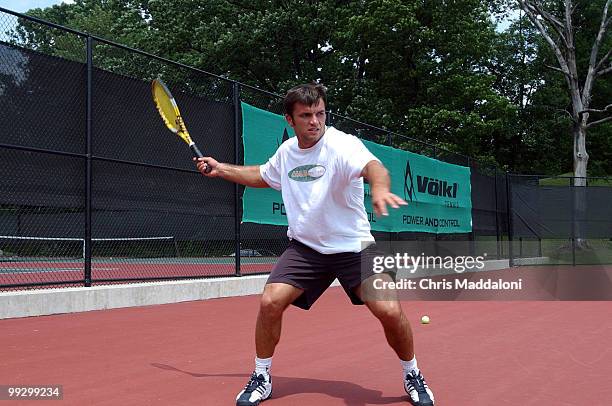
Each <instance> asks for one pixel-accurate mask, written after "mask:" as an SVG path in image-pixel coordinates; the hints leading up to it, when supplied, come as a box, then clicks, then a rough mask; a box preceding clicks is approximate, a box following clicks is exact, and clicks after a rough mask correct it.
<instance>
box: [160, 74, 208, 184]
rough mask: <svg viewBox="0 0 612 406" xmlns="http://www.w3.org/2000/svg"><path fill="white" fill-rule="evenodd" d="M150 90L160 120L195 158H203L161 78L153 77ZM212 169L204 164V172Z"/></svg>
mask: <svg viewBox="0 0 612 406" xmlns="http://www.w3.org/2000/svg"><path fill="white" fill-rule="evenodd" d="M151 91H152V92H153V101H154V102H155V106H156V107H157V111H158V112H159V115H160V116H161V118H162V120H164V123H165V124H166V127H168V129H169V130H170V131H172V132H173V133H174V134H176V135H178V136H179V137H180V138H181V139H182V140H183V141H185V142H186V143H187V145H189V148H191V152H193V155H194V156H195V157H196V158H203V157H204V155H202V153H201V152H200V150H199V149H198V147H197V145H196V144H195V142H193V140H192V139H191V136H190V135H189V132H188V131H187V127H186V126H185V122H184V121H183V117H181V112H180V111H179V108H178V105H177V104H176V100H174V97H172V93H170V90H169V89H168V87H167V86H166V85H165V84H164V82H162V81H161V79H155V80H153V82H152V83H151ZM210 171H212V168H211V167H210V165H207V166H206V169H205V171H204V172H206V173H209V172H210Z"/></svg>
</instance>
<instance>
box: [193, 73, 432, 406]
mask: <svg viewBox="0 0 612 406" xmlns="http://www.w3.org/2000/svg"><path fill="white" fill-rule="evenodd" d="M325 105H326V94H325V88H324V87H323V86H322V85H320V84H304V85H300V86H296V87H294V88H293V89H291V90H289V92H288V93H287V95H286V96H285V99H284V102H283V107H284V110H285V118H286V120H287V122H288V123H289V125H290V126H291V127H292V128H293V129H294V131H295V135H296V136H295V137H293V138H290V139H289V140H287V141H285V142H284V143H283V144H282V145H281V146H280V147H279V148H278V150H277V151H276V153H275V154H274V155H273V156H272V157H271V158H270V159H269V160H268V162H266V163H265V164H263V165H260V166H238V165H231V164H226V163H220V162H217V161H216V160H215V159H213V158H210V157H205V158H199V159H196V158H194V160H196V161H197V167H198V170H199V171H200V172H201V173H202V174H203V175H205V176H208V177H220V178H222V179H225V180H228V181H230V182H235V183H239V184H242V185H245V186H250V187H272V188H274V189H276V190H280V191H281V192H282V196H283V201H284V204H285V207H286V213H287V220H288V222H289V229H288V231H287V236H288V237H289V240H290V242H289V246H288V248H287V250H286V251H285V252H284V253H283V255H282V256H281V257H280V258H279V260H278V263H277V264H276V266H275V267H274V269H273V270H272V272H271V274H270V276H269V278H268V281H267V283H266V286H265V288H264V291H263V295H262V298H261V304H260V309H259V315H258V317H257V325H256V329H255V347H256V353H257V354H256V357H255V371H254V372H253V374H252V375H251V377H250V379H249V382H248V383H247V385H246V386H245V387H244V389H243V390H242V391H241V392H240V393H239V394H238V396H237V397H236V404H237V405H238V406H247V405H258V404H259V403H260V402H261V401H263V400H266V399H268V398H269V397H270V396H271V394H272V378H271V376H270V369H271V365H272V355H273V354H274V349H275V347H276V345H277V344H278V342H279V339H280V335H281V321H282V316H283V312H284V310H285V309H286V308H287V307H288V306H289V305H290V304H293V305H295V306H298V307H300V308H302V309H306V310H308V309H309V308H310V307H311V306H312V305H313V304H314V303H315V301H316V300H317V299H318V298H319V296H321V294H322V293H323V292H324V291H325V290H326V289H327V288H328V287H329V286H330V284H331V283H332V282H333V281H334V279H336V278H338V280H339V281H340V284H341V285H342V287H343V288H344V290H345V291H346V293H347V295H348V296H349V297H350V299H351V301H352V303H353V304H360V305H361V304H365V305H366V306H367V308H368V309H369V310H370V311H371V312H372V314H373V315H374V316H376V317H377V318H378V319H379V320H380V322H381V324H382V326H383V329H384V332H385V336H386V338H387V342H388V343H389V345H390V346H391V348H393V350H394V351H395V352H396V353H397V355H398V357H399V359H400V363H401V366H402V371H403V379H404V388H405V390H406V392H407V393H408V395H409V396H410V401H411V403H412V404H413V405H418V406H425V405H427V406H431V405H433V404H434V397H433V394H432V392H431V390H430V389H429V388H428V386H427V384H426V383H425V379H424V378H423V375H422V374H421V373H420V371H419V369H418V367H417V362H416V358H415V356H414V349H413V339H412V331H411V328H410V324H409V322H408V320H407V319H406V316H405V315H404V313H403V311H402V308H401V305H400V303H399V301H398V300H397V298H396V297H395V296H394V295H393V297H391V298H387V299H385V300H375V299H372V297H371V296H369V295H366V294H364V291H365V290H366V289H367V288H368V286H371V281H372V280H373V278H375V277H377V278H386V279H388V280H389V281H391V280H392V277H391V276H389V275H388V274H381V275H376V274H374V272H373V271H372V270H371V267H365V271H364V270H363V269H364V268H362V266H361V264H362V261H364V260H368V259H369V258H371V256H372V255H373V253H374V252H375V251H374V246H373V245H371V246H369V247H368V248H366V249H363V248H362V247H363V246H364V245H367V244H368V243H372V244H373V242H374V238H373V237H372V234H371V233H370V223H369V221H368V218H367V215H366V211H365V207H364V183H363V178H365V179H367V180H368V182H369V184H370V190H371V195H372V206H373V208H374V211H375V212H376V214H377V215H378V216H381V215H382V216H386V215H388V212H387V205H389V206H391V207H393V208H397V207H399V205H405V204H406V202H405V201H404V200H402V199H400V198H399V197H397V196H396V195H394V194H393V193H391V192H390V190H389V185H390V179H389V174H388V172H387V170H386V169H385V167H384V166H383V165H382V164H381V163H380V161H379V160H378V159H377V158H376V157H375V156H374V155H372V153H370V152H369V151H368V150H367V149H366V147H365V146H364V145H363V143H362V142H361V141H360V140H359V139H358V138H357V137H355V136H352V135H348V134H345V133H343V132H341V131H339V130H337V129H335V128H333V127H326V126H325ZM208 168H210V169H212V170H210V172H209V173H206V171H207V170H209V169H208ZM364 243H365V244H364ZM368 283H370V285H368Z"/></svg>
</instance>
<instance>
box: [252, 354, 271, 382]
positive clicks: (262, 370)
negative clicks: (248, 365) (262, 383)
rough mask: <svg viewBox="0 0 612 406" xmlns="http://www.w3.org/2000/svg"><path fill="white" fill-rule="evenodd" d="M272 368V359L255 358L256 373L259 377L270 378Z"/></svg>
mask: <svg viewBox="0 0 612 406" xmlns="http://www.w3.org/2000/svg"><path fill="white" fill-rule="evenodd" d="M270 368H272V357H270V358H259V357H255V373H256V374H257V375H259V374H263V376H265V377H268V376H269V375H270Z"/></svg>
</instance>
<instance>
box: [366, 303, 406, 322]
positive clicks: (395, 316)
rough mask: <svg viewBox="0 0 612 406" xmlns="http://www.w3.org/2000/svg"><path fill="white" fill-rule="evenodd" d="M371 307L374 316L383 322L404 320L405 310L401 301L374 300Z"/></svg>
mask: <svg viewBox="0 0 612 406" xmlns="http://www.w3.org/2000/svg"><path fill="white" fill-rule="evenodd" d="M369 307H370V310H371V311H372V313H373V314H374V316H376V318H378V319H379V320H380V321H381V323H383V324H395V323H400V322H401V321H402V317H403V314H404V312H403V311H402V307H401V306H400V304H399V302H396V301H389V302H374V303H371V304H370V306H369Z"/></svg>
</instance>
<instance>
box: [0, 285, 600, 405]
mask: <svg viewBox="0 0 612 406" xmlns="http://www.w3.org/2000/svg"><path fill="white" fill-rule="evenodd" d="M258 302H259V296H248V297H236V298H226V299H215V300H209V301H200V302H188V303H178V304H169V305H160V306H149V307H139V308H127V309H115V310H104V311H95V312H86V313H77V314H63V315H55V316H45V317H32V318H24V319H9V320H1V321H0V327H1V331H2V334H1V335H0V348H1V349H2V350H1V351H2V353H1V354H2V358H1V359H2V360H1V365H2V367H1V368H0V384H4V385H8V384H19V385H25V384H29V385H46V384H62V385H63V389H64V398H63V400H62V401H49V402H52V403H50V404H67V405H92V404H95V405H215V406H216V405H233V404H234V396H235V395H236V393H237V392H238V391H239V390H240V389H241V387H242V386H243V385H244V384H245V383H246V380H247V376H248V374H249V373H250V372H251V370H252V367H253V356H254V344H253V335H254V324H255V317H256V314H257V310H258ZM402 304H403V307H404V309H405V311H406V313H407V315H408V317H409V319H410V321H411V323H412V325H413V329H414V332H415V337H416V349H417V357H418V361H419V365H420V367H421V368H422V370H423V372H424V374H425V376H426V377H427V379H428V382H429V384H430V386H431V387H432V388H433V389H434V391H435V395H436V405H438V406H444V405H453V406H454V405H459V406H463V405H466V406H468V405H469V406H476V405H482V406H494V405H521V406H524V405H602V406H604V405H610V404H612V385H610V376H611V375H612V318H611V317H610V314H611V312H612V304H611V303H610V302H553V301H548V302H534V301H532V302H528V301H524V302H490V301H488V302H486V301H480V302H427V301H421V302H403V303H402ZM423 314H427V315H429V316H430V317H431V320H432V321H431V324H429V325H421V324H419V323H418V320H419V319H420V316H421V315H423ZM272 374H273V380H274V393H273V398H272V399H270V400H268V401H266V402H264V403H263V405H265V406H274V405H313V404H314V405H317V406H328V405H330V406H331V405H353V406H365V405H407V404H409V403H408V402H407V397H406V395H405V394H404V391H403V388H402V384H401V376H400V367H399V363H398V361H397V358H396V356H395V355H394V353H393V352H392V351H391V350H390V349H389V348H388V347H387V345H386V343H385V339H384V335H383V333H382V330H381V328H380V326H379V324H378V322H377V321H376V320H375V319H374V318H373V317H372V316H371V315H370V314H369V313H368V311H367V309H366V308H364V307H363V306H360V307H354V306H351V305H350V304H349V302H348V300H347V299H346V298H345V296H344V292H343V291H342V290H341V289H340V288H332V289H330V290H328V291H327V292H326V294H325V295H324V296H323V297H322V298H321V300H320V301H319V302H318V303H317V304H315V306H314V307H313V309H312V310H310V311H309V312H305V311H303V310H299V309H296V308H293V307H292V308H290V309H289V310H288V311H287V313H286V314H285V319H284V325H283V337H282V339H281V343H280V345H279V347H278V348H277V352H276V354H275V358H274V364H273V367H272ZM0 403H6V404H7V405H12V404H15V405H17V404H26V402H21V401H7V402H0ZM29 404H34V405H37V404H40V403H38V401H31V402H30V403H29ZM44 404H47V403H44Z"/></svg>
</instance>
